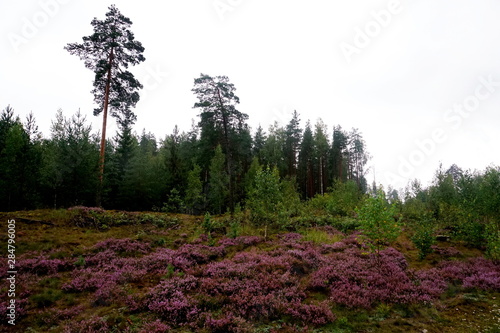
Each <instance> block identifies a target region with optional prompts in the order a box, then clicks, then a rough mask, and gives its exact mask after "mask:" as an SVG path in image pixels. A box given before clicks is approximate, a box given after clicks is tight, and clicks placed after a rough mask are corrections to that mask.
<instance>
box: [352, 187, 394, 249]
mask: <svg viewBox="0 0 500 333" xmlns="http://www.w3.org/2000/svg"><path fill="white" fill-rule="evenodd" d="M356 212H357V214H358V219H359V223H360V226H359V228H358V229H360V230H362V232H363V236H364V237H363V238H364V240H365V241H366V243H367V245H368V247H369V249H370V251H372V252H376V253H377V254H378V253H379V252H380V250H381V249H383V248H384V247H385V246H387V245H388V244H391V243H393V242H394V241H395V240H396V238H397V237H398V236H399V234H400V233H401V227H400V225H399V223H398V222H397V221H395V220H394V216H395V212H396V211H395V207H394V206H393V205H389V204H388V203H387V201H386V199H385V194H384V192H383V191H382V190H378V191H377V194H376V196H375V197H370V198H368V199H367V200H366V201H365V203H364V205H363V206H362V207H361V208H360V209H357V210H356Z"/></svg>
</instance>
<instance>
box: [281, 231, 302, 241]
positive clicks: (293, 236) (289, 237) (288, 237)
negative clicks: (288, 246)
mask: <svg viewBox="0 0 500 333" xmlns="http://www.w3.org/2000/svg"><path fill="white" fill-rule="evenodd" d="M278 238H279V239H280V240H281V241H282V242H283V243H289V242H294V241H299V240H300V239H301V238H302V235H301V234H298V233H296V232H289V233H286V234H281V235H278Z"/></svg>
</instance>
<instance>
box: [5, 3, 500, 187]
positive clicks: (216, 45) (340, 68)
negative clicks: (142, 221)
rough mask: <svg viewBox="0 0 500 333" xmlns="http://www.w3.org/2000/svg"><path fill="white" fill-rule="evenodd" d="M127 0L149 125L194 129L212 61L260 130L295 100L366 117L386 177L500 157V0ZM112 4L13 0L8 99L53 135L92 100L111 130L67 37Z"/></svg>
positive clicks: (338, 117)
mask: <svg viewBox="0 0 500 333" xmlns="http://www.w3.org/2000/svg"><path fill="white" fill-rule="evenodd" d="M114 3H115V4H116V5H117V7H118V8H119V9H120V11H121V12H122V13H123V14H124V15H125V16H127V17H129V18H130V19H131V20H132V21H133V25H132V31H133V32H134V33H135V35H136V38H137V40H139V41H141V42H142V43H143V45H144V47H145V48H146V51H145V57H146V61H145V62H144V63H142V64H140V65H138V66H136V67H133V68H132V72H133V73H134V74H135V75H136V77H137V78H138V79H139V80H140V81H141V82H142V83H143V84H144V86H145V89H144V90H143V91H142V92H141V101H140V102H139V103H138V105H137V108H136V109H135V110H134V111H135V112H136V114H137V116H138V121H137V123H136V125H135V130H136V131H137V132H138V133H140V132H141V131H142V129H143V128H145V129H146V131H151V132H153V133H154V134H156V136H157V138H164V137H165V135H167V134H171V133H172V129H173V127H174V125H175V124H177V125H179V127H180V129H181V130H185V131H187V130H189V128H190V126H191V120H192V119H195V121H198V117H197V114H198V110H196V109H192V106H193V104H194V102H195V99H194V96H193V93H192V92H191V89H192V87H193V80H194V78H195V77H198V76H199V74H200V73H205V74H209V75H213V76H216V75H227V76H228V77H229V79H230V81H231V82H232V83H234V85H235V86H236V88H237V95H238V96H239V97H240V102H241V103H240V105H239V110H240V111H242V112H245V113H247V114H248V115H249V117H250V119H249V124H250V126H251V127H252V129H253V130H255V128H256V127H257V126H258V125H259V124H261V125H262V126H263V127H264V128H266V129H267V128H268V126H269V125H270V124H272V123H273V122H274V121H275V120H277V121H278V122H280V123H281V124H286V123H287V122H288V121H289V120H290V118H291V112H292V111H293V110H297V111H298V112H299V113H300V115H301V119H302V126H304V125H305V122H306V120H307V119H310V120H311V123H312V124H314V123H315V122H316V120H317V119H318V118H322V119H323V121H324V122H325V123H326V124H327V125H328V127H329V130H330V135H331V131H332V127H333V125H341V126H342V127H343V128H344V129H347V130H349V129H350V128H351V127H356V128H358V129H359V130H360V131H361V132H362V134H363V136H364V138H365V140H366V142H367V148H368V150H369V152H370V153H371V155H372V156H373V158H372V159H371V161H370V166H373V167H374V170H375V173H376V181H377V183H382V184H384V185H385V186H387V185H388V184H392V185H393V186H394V187H396V188H400V187H403V186H404V185H406V183H407V181H408V179H410V178H411V179H413V178H419V179H420V180H421V181H422V182H423V184H424V185H427V184H428V182H429V181H430V180H431V179H432V176H433V174H434V172H435V170H436V169H437V168H438V166H439V163H440V162H442V163H443V166H444V167H448V166H449V165H451V164H452V163H456V164H458V165H459V166H461V167H462V168H464V169H479V170H483V169H484V168H485V167H487V166H488V165H491V164H495V165H500V154H499V153H498V151H499V149H498V146H499V144H500V131H499V129H500V126H499V125H500V112H499V111H500V110H499V107H500V2H499V1H495V0H475V1H472V0H468V1H467V0H440V1H436V0H420V1H411V2H410V1H407V0H382V1H379V0H357V1H348V0H343V1H333V0H313V1H305V0H300V1H299V0H272V1H269V0H267V1H266V0H184V1H181V0H167V1H148V0H145V1H131V0H130V1H129V0H116V1H115V2H114ZM110 4H111V2H110V3H107V2H104V1H98V0H86V1H78V0H40V1H36V0H23V1H16V0H2V1H1V2H0V37H1V38H0V50H1V52H0V109H3V108H5V107H6V106H7V105H9V104H10V105H11V106H12V107H13V108H14V110H15V111H16V113H17V114H20V115H21V116H22V118H24V117H25V115H26V114H28V113H29V112H30V111H33V113H34V114H35V116H36V119H37V123H38V125H39V127H40V129H41V131H42V132H43V133H44V135H45V136H49V134H50V131H49V128H50V123H51V121H52V120H53V119H54V118H55V114H56V111H57V110H58V109H59V108H62V109H63V111H64V113H65V114H66V116H70V115H72V114H74V113H75V112H76V111H77V110H78V109H79V108H80V109H81V111H82V113H84V114H86V115H87V119H89V120H90V121H92V123H93V129H94V130H95V131H97V130H99V129H100V124H101V118H100V117H99V118H97V117H94V116H93V115H92V110H93V108H94V105H93V96H92V94H91V93H90V91H91V89H92V80H93V73H92V72H91V71H90V70H88V69H86V68H85V67H84V64H83V62H82V61H80V60H79V59H78V57H76V56H72V55H70V54H69V53H68V52H66V51H65V50H64V49H63V47H64V46H65V45H66V44H67V43H71V42H81V41H82V39H81V38H82V37H83V36H88V35H90V34H92V27H91V25H90V22H91V20H92V19H93V18H94V17H97V18H99V19H103V18H104V15H105V13H106V12H107V7H108V6H109V5H110ZM377 13H378V15H376V14H377ZM376 16H379V18H378V21H377V19H376V18H375V17H376ZM360 31H365V33H366V31H368V34H369V35H368V36H366V35H365V36H362V35H361V34H360V33H359V32H360ZM346 50H347V51H346ZM349 51H351V53H350V54H349V53H348V52H349ZM352 51H355V53H353V52H352ZM346 52H347V53H346ZM488 81H489V82H490V83H485V82H488ZM497 82H498V83H497ZM464 103H465V104H466V107H464V108H462V109H463V110H462V111H459V110H460V108H455V109H454V106H455V105H458V106H459V107H460V105H463V104H464ZM108 124H111V126H110V127H109V128H108V133H110V135H109V136H112V135H114V132H115V130H116V127H115V125H114V121H109V122H108ZM418 142H419V143H420V145H419V144H417V143H418ZM372 170H373V169H372ZM368 181H369V182H370V183H371V182H372V181H373V172H372V173H370V174H369V175H368Z"/></svg>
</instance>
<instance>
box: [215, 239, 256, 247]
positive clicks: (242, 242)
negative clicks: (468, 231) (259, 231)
mask: <svg viewBox="0 0 500 333" xmlns="http://www.w3.org/2000/svg"><path fill="white" fill-rule="evenodd" d="M263 241H264V239H263V238H262V237H260V236H239V237H235V238H221V239H220V240H219V241H218V244H219V245H222V246H224V247H228V246H243V247H247V246H252V245H257V244H259V243H261V242H263Z"/></svg>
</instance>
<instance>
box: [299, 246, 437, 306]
mask: <svg viewBox="0 0 500 333" xmlns="http://www.w3.org/2000/svg"><path fill="white" fill-rule="evenodd" d="M406 268H407V262H406V260H405V259H404V257H403V255H402V254H401V253H399V252H398V251H396V250H395V249H392V248H389V249H386V250H383V251H381V252H380V257H379V258H378V259H376V258H375V257H374V255H371V256H366V257H363V256H359V255H353V253H349V252H347V251H346V252H344V253H337V254H336V255H335V256H331V261H330V263H329V264H328V265H326V266H323V267H321V268H320V269H318V270H317V271H316V272H314V273H313V274H312V275H311V279H310V281H309V288H311V289H313V290H326V291H328V292H329V293H330V297H331V300H332V301H334V302H335V303H338V304H343V305H346V306H348V307H362V308H370V307H372V306H373V305H374V304H376V303H379V302H383V303H404V304H406V303H414V302H428V301H429V300H431V299H432V298H434V297H435V296H434V294H431V293H429V291H428V290H426V288H424V287H419V286H418V284H419V283H421V281H414V280H413V279H411V278H410V276H409V274H408V272H407V271H406ZM424 286H427V284H424ZM445 287H446V285H444V287H443V289H442V290H441V292H442V291H444V288H445Z"/></svg>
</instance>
